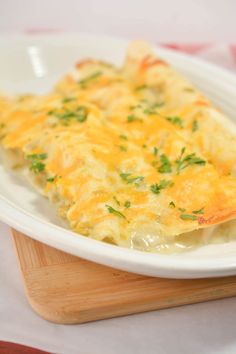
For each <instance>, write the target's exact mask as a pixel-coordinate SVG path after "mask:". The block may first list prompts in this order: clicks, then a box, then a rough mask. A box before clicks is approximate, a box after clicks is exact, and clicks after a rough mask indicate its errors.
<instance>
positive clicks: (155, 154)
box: [153, 146, 158, 156]
mask: <svg viewBox="0 0 236 354" xmlns="http://www.w3.org/2000/svg"><path fill="white" fill-rule="evenodd" d="M157 154H158V148H157V147H156V146H154V148H153V155H154V156H157Z"/></svg>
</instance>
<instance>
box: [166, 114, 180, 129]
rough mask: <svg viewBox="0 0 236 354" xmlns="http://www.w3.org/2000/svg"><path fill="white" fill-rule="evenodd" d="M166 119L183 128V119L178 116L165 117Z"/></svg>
mask: <svg viewBox="0 0 236 354" xmlns="http://www.w3.org/2000/svg"><path fill="white" fill-rule="evenodd" d="M166 120H168V122H170V123H172V124H174V125H177V126H179V127H180V128H183V120H182V119H181V118H180V117H177V116H174V117H166Z"/></svg>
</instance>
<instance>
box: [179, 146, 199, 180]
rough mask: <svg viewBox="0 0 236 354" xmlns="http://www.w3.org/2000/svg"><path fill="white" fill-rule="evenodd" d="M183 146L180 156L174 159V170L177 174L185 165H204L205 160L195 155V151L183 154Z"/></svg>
mask: <svg viewBox="0 0 236 354" xmlns="http://www.w3.org/2000/svg"><path fill="white" fill-rule="evenodd" d="M185 150H186V149H185V147H184V148H182V150H181V153H180V157H179V158H178V159H177V160H176V161H175V163H176V170H177V174H179V173H180V171H181V170H183V169H185V168H186V167H189V166H192V165H205V164H206V161H205V160H203V159H202V158H201V157H198V156H196V154H195V153H192V154H188V155H186V156H184V153H185Z"/></svg>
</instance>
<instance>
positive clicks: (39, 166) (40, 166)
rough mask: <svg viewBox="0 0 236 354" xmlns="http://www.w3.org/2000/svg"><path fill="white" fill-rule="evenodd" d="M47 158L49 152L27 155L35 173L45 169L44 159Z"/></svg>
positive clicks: (31, 168)
mask: <svg viewBox="0 0 236 354" xmlns="http://www.w3.org/2000/svg"><path fill="white" fill-rule="evenodd" d="M46 158H47V154H45V153H42V154H31V155H27V159H28V160H30V162H31V165H30V170H31V171H33V172H34V173H39V172H43V171H44V170H45V164H44V163H43V162H42V160H45V159H46Z"/></svg>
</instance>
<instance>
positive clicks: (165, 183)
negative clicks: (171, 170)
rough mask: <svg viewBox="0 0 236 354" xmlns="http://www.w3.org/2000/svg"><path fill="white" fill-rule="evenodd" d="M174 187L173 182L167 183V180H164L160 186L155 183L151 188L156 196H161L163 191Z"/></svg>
mask: <svg viewBox="0 0 236 354" xmlns="http://www.w3.org/2000/svg"><path fill="white" fill-rule="evenodd" d="M171 185H173V182H172V181H167V180H166V179H162V180H161V181H160V183H159V184H157V183H155V184H152V185H151V186H150V190H151V191H152V193H154V194H159V193H160V192H161V190H162V189H164V188H167V187H170V186H171Z"/></svg>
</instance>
